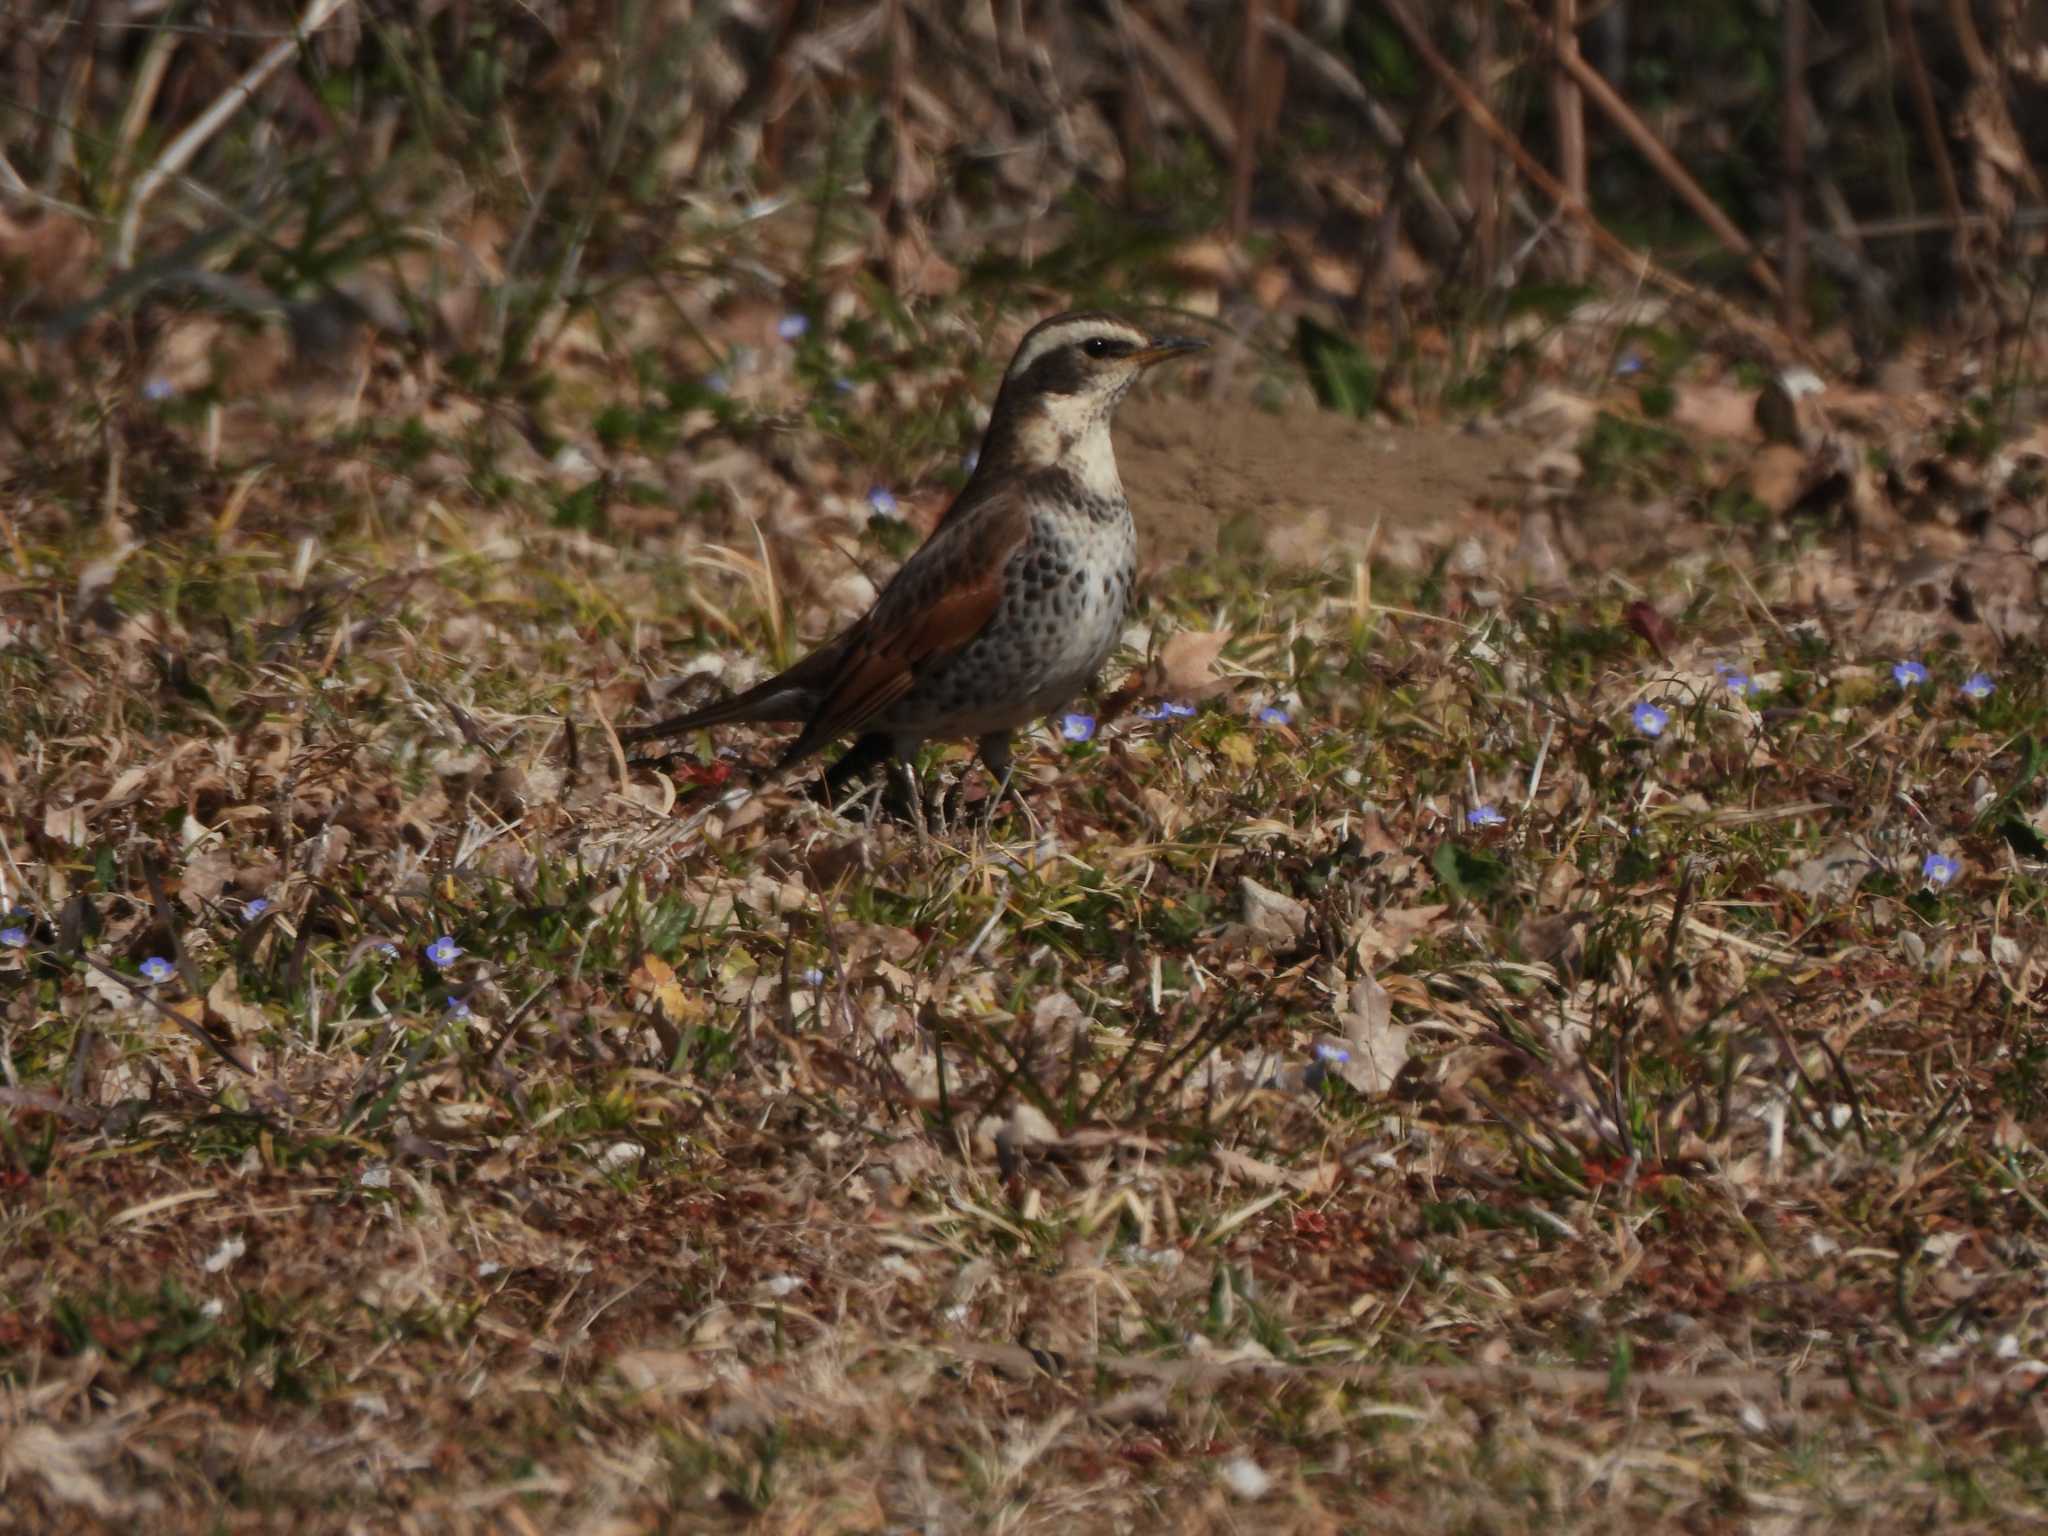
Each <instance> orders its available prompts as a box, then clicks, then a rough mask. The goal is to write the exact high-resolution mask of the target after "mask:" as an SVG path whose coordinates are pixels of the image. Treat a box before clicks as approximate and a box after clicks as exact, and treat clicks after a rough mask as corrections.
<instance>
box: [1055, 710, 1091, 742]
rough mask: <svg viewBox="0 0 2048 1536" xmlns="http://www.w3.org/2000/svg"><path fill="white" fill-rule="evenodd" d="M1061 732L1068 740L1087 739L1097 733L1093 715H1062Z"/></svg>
mask: <svg viewBox="0 0 2048 1536" xmlns="http://www.w3.org/2000/svg"><path fill="white" fill-rule="evenodd" d="M1060 734H1061V735H1062V736H1064V737H1066V739H1067V740H1068V741H1087V740H1088V739H1089V738H1090V737H1092V736H1093V735H1094V734H1095V717H1094V716H1093V715H1061V716H1060Z"/></svg>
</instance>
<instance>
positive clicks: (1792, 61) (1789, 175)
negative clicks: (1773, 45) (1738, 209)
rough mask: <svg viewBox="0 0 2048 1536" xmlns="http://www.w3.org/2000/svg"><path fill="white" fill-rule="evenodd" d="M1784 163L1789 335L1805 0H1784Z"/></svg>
mask: <svg viewBox="0 0 2048 1536" xmlns="http://www.w3.org/2000/svg"><path fill="white" fill-rule="evenodd" d="M1784 43H1785V57H1784V69H1783V71H1782V73H1783V75H1784V79H1783V81H1781V82H1780V84H1781V86H1782V89H1783V90H1784V93H1785V99H1784V128H1783V129H1782V130H1781V132H1780V135H1779V137H1780V139H1781V140H1782V143H1783V150H1784V163H1783V164H1782V166H1781V167H1780V170H1781V172H1782V174H1783V178H1784V180H1783V186H1784V191H1783V194H1782V195H1783V198H1784V202H1785V249H1784V251H1783V253H1782V254H1781V255H1780V257H1779V266H1780V269H1781V270H1782V271H1783V273H1784V277H1783V283H1784V289H1785V291H1784V292H1783V293H1781V294H1780V295H1779V296H1778V320H1779V323H1780V324H1782V325H1783V326H1784V327H1785V329H1786V330H1788V331H1790V332H1791V333H1792V334H1793V335H1794V336H1797V335H1799V334H1800V333H1801V332H1803V331H1804V330H1805V329H1806V306H1805V303H1804V301H1803V295H1804V294H1805V292H1806V0H1785V35H1784Z"/></svg>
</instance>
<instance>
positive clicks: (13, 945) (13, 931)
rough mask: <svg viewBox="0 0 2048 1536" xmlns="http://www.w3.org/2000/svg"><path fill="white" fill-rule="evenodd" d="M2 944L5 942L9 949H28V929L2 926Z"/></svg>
mask: <svg viewBox="0 0 2048 1536" xmlns="http://www.w3.org/2000/svg"><path fill="white" fill-rule="evenodd" d="M0 944H5V945H6V946H7V947H8V948H9V949H27V948H28V930H27V929H26V928H0Z"/></svg>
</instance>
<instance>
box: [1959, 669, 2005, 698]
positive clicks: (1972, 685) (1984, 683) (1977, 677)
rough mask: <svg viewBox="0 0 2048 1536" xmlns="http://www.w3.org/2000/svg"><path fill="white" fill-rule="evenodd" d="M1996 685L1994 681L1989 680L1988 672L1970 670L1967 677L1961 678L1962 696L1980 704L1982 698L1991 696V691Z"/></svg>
mask: <svg viewBox="0 0 2048 1536" xmlns="http://www.w3.org/2000/svg"><path fill="white" fill-rule="evenodd" d="M1997 686H1998V685H1997V684H1996V683H1994V682H1992V681H1991V674H1990V673H1989V672H1972V673H1971V674H1970V675H1969V676H1968V677H1967V678H1965V679H1963V689H1962V692H1963V697H1964V698H1966V699H1973V700H1975V701H1976V702H1977V703H1979V704H1981V703H1983V702H1984V700H1986V699H1988V698H1990V697H1991V694H1992V691H1993V690H1994V689H1995V688H1997Z"/></svg>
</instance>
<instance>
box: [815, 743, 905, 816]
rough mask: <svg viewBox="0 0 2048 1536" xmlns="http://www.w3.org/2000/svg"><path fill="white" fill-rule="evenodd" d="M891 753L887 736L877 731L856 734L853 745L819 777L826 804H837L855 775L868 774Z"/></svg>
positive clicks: (821, 793) (859, 776)
mask: <svg viewBox="0 0 2048 1536" xmlns="http://www.w3.org/2000/svg"><path fill="white" fill-rule="evenodd" d="M890 756H891V753H890V750H889V738H888V737H887V736H885V735H883V734H882V733H881V732H880V731H870V732H869V733H868V734H867V735H865V736H861V737H857V738H856V739H855V740H854V743H853V745H852V746H850V747H848V748H847V749H846V750H845V751H844V752H842V753H840V754H839V761H838V762H836V763H834V764H833V765H832V766H831V767H830V768H827V769H826V770H825V772H824V774H823V776H822V777H820V778H819V780H818V786H819V790H820V798H821V799H823V800H824V802H825V803H826V804H827V805H830V806H837V805H838V804H839V802H840V799H841V797H843V796H844V795H845V793H846V786H847V785H848V784H850V783H851V782H852V781H853V780H854V779H856V778H861V779H864V778H867V777H868V776H869V775H870V774H871V773H872V772H873V771H874V769H875V767H876V766H877V765H878V764H882V763H886V762H888V761H889V758H890Z"/></svg>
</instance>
